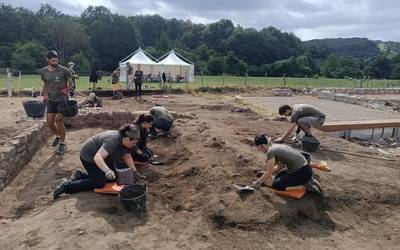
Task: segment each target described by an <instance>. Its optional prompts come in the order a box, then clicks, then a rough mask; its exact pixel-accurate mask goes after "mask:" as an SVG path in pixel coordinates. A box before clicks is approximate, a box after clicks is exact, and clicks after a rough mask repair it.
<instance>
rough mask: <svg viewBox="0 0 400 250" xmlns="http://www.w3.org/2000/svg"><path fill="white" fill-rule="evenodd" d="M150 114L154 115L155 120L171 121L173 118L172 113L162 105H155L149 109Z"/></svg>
mask: <svg viewBox="0 0 400 250" xmlns="http://www.w3.org/2000/svg"><path fill="white" fill-rule="evenodd" d="M150 114H151V115H152V116H154V118H155V119H156V120H159V119H161V120H165V121H168V122H170V121H173V120H174V118H173V117H172V115H171V114H170V113H169V112H168V110H167V109H166V108H164V107H160V106H156V107H153V108H151V109H150Z"/></svg>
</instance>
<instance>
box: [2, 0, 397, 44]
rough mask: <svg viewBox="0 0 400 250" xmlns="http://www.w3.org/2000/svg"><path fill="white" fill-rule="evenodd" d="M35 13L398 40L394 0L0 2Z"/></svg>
mask: <svg viewBox="0 0 400 250" xmlns="http://www.w3.org/2000/svg"><path fill="white" fill-rule="evenodd" d="M0 2H4V3H8V4H11V5H13V6H16V7H17V6H23V7H25V8H28V9H31V10H34V11H36V10H37V9H38V8H39V6H40V3H41V2H43V3H49V4H51V5H52V6H53V7H55V8H57V9H59V10H61V11H62V12H64V13H67V14H71V15H80V13H81V12H82V10H83V9H85V8H86V7H87V6H89V5H104V6H106V7H108V8H110V9H111V10H112V11H113V12H117V13H119V14H123V15H136V14H159V15H161V16H163V17H166V18H172V17H175V18H179V19H191V20H192V21H193V22H196V23H198V22H201V23H209V22H214V21H217V20H219V19H221V18H228V19H231V20H232V21H233V22H234V23H235V24H239V25H241V26H243V27H254V28H257V29H260V28H263V27H267V26H274V27H277V28H279V29H281V30H282V31H287V32H293V33H294V34H296V35H297V36H298V37H300V38H301V39H302V40H309V39H314V38H327V37H367V38H369V39H373V40H383V41H389V40H395V41H400V0H169V1H168V0H97V1H92V0H42V1H41V0H0Z"/></svg>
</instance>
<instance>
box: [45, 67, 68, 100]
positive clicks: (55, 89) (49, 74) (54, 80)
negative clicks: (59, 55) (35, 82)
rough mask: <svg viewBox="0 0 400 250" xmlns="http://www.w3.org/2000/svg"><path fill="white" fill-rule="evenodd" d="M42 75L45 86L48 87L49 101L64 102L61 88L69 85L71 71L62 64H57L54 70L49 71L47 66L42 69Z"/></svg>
mask: <svg viewBox="0 0 400 250" xmlns="http://www.w3.org/2000/svg"><path fill="white" fill-rule="evenodd" d="M40 75H41V79H42V81H43V83H44V85H45V87H47V89H48V92H49V93H48V96H49V101H51V102H62V101H63V97H62V94H61V90H63V89H65V88H66V87H67V86H68V80H69V79H71V77H72V75H71V73H70V71H69V70H68V69H67V68H65V67H63V66H61V65H57V68H56V69H55V70H54V71H49V68H48V67H47V66H46V67H44V68H42V69H41V71H40Z"/></svg>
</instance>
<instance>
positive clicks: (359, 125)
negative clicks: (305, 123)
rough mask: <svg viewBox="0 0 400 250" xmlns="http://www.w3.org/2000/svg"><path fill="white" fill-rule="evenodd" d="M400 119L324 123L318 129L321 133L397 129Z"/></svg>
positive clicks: (399, 125)
mask: <svg viewBox="0 0 400 250" xmlns="http://www.w3.org/2000/svg"><path fill="white" fill-rule="evenodd" d="M399 127H400V119H385V120H366V121H339V122H326V123H325V124H324V125H322V126H321V127H320V130H321V131H324V132H333V131H345V130H355V129H374V128H399Z"/></svg>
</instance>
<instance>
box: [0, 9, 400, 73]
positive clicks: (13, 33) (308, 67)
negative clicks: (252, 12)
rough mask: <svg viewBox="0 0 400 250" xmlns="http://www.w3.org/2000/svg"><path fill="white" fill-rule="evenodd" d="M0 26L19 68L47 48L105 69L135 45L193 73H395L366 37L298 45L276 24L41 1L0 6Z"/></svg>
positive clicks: (6, 58) (84, 68) (393, 62)
mask: <svg viewBox="0 0 400 250" xmlns="http://www.w3.org/2000/svg"><path fill="white" fill-rule="evenodd" d="M0 23H1V25H0V38H1V39H0V67H2V68H4V67H12V68H14V69H21V70H22V71H23V72H35V71H36V70H37V69H38V68H40V67H42V66H43V65H45V63H46V62H45V58H44V56H43V55H44V54H45V51H46V50H47V49H56V50H57V51H59V53H60V57H61V61H62V63H67V62H68V61H73V62H74V63H75V64H76V65H77V70H78V72H80V73H87V72H89V71H90V69H91V68H96V69H99V70H105V71H111V70H113V69H114V68H115V67H116V66H117V65H118V62H119V61H120V60H121V59H123V58H124V57H126V56H127V55H128V54H130V53H131V52H133V51H134V50H136V49H137V48H138V47H139V46H140V47H142V48H143V49H145V50H146V51H147V52H148V53H150V54H151V55H153V56H155V57H160V56H162V55H163V54H164V53H166V52H168V51H169V50H170V49H171V48H174V49H175V50H176V51H178V52H179V53H181V54H182V55H183V56H185V57H186V58H188V59H189V60H191V61H192V62H193V63H194V64H195V70H196V73H201V72H202V73H203V74H210V75H218V74H222V73H226V74H230V75H245V74H246V73H247V74H248V75H250V76H264V75H265V74H267V75H268V76H282V75H284V74H285V75H286V76H296V77H305V76H307V77H313V76H314V77H318V76H325V77H335V78H343V77H354V78H362V77H371V78H394V79H399V78H400V56H399V54H397V53H393V51H391V52H390V53H384V52H382V51H381V50H379V49H378V47H376V49H375V48H373V46H372V45H371V44H370V43H369V42H372V41H369V40H368V39H361V40H360V41H349V40H341V41H335V39H333V40H332V39H331V40H327V41H318V42H302V41H301V40H300V39H299V38H298V37H296V36H295V35H294V34H292V33H287V32H282V31H281V30H279V29H277V28H275V27H266V28H263V29H261V30H256V29H253V28H243V27H241V26H240V25H236V26H235V25H234V24H233V23H232V21H231V20H227V19H221V20H219V21H218V22H214V23H210V24H206V25H205V24H197V23H192V22H191V21H190V20H178V19H175V18H172V19H166V18H162V17H161V16H159V15H136V16H123V15H119V14H116V13H112V12H111V11H110V10H109V9H108V8H106V7H103V6H95V7H94V6H89V7H88V8H86V9H85V10H84V11H83V12H82V13H81V15H80V16H70V15H66V14H64V13H62V12H61V11H59V10H57V9H56V8H54V7H53V6H50V5H48V4H42V5H41V7H40V9H39V10H38V11H37V12H33V11H30V10H28V9H25V8H22V7H18V8H14V7H12V6H10V5H5V4H1V5H0ZM365 40H367V42H366V41H365ZM368 41H369V42H368ZM340 43H344V45H343V46H340ZM349 44H350V47H349ZM351 46H353V49H352V47H351ZM371 46H372V47H371ZM375 46H376V44H375ZM354 48H356V49H355V50H357V48H358V51H357V52H355V50H354ZM338 51H339V52H338Z"/></svg>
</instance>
